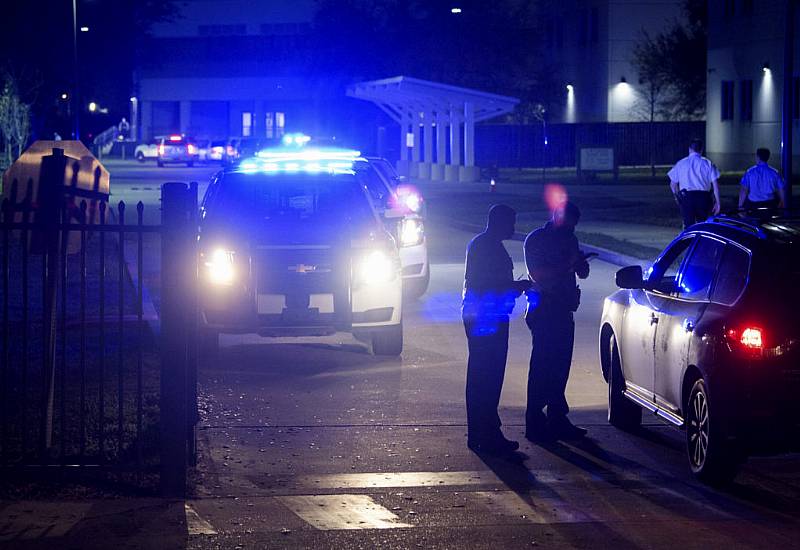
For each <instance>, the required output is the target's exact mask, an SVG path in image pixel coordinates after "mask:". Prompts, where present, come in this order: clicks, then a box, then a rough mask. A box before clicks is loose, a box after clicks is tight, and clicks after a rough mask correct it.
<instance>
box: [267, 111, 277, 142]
mask: <svg viewBox="0 0 800 550" xmlns="http://www.w3.org/2000/svg"><path fill="white" fill-rule="evenodd" d="M264 128H266V130H267V138H274V137H275V113H267V114H266V116H265V117H264Z"/></svg>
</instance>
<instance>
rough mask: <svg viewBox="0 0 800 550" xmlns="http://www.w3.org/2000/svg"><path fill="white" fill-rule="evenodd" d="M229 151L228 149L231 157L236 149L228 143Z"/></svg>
mask: <svg viewBox="0 0 800 550" xmlns="http://www.w3.org/2000/svg"><path fill="white" fill-rule="evenodd" d="M227 151H228V156H229V157H232V156H233V153H234V152H235V151H234V149H233V147H232V146H230V145H228V147H227Z"/></svg>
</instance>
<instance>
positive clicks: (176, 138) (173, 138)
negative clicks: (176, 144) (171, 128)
mask: <svg viewBox="0 0 800 550" xmlns="http://www.w3.org/2000/svg"><path fill="white" fill-rule="evenodd" d="M182 139H183V137H182V136H169V140H170V141H180V140H182Z"/></svg>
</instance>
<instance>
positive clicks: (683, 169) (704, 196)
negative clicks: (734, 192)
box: [667, 139, 720, 229]
mask: <svg viewBox="0 0 800 550" xmlns="http://www.w3.org/2000/svg"><path fill="white" fill-rule="evenodd" d="M702 153H703V142H702V141H701V140H699V139H695V140H692V142H691V143H690V144H689V155H688V156H686V157H684V158H682V159H681V160H679V161H678V162H677V163H676V164H675V166H673V167H672V170H670V171H669V172H668V173H667V176H668V177H669V186H670V188H671V189H672V194H673V195H674V196H675V201H676V202H677V203H678V206H679V207H680V209H681V217H682V218H683V228H684V229H686V228H687V227H689V226H690V225H693V224H695V223H697V222H701V221H703V220H705V219H706V218H708V217H709V216H710V215H712V214H713V215H717V214H719V209H720V202H719V183H718V180H719V170H717V167H716V166H714V163H713V162H711V161H710V160H708V159H707V158H706V157H704V156H702Z"/></svg>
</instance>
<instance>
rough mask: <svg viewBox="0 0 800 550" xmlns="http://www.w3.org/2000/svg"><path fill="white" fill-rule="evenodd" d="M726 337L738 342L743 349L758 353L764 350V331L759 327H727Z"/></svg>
mask: <svg viewBox="0 0 800 550" xmlns="http://www.w3.org/2000/svg"><path fill="white" fill-rule="evenodd" d="M728 338H730V339H731V340H732V341H734V342H736V343H737V344H739V345H740V346H741V347H742V348H744V349H745V350H748V351H751V352H756V353H759V352H762V351H764V341H765V340H766V333H765V332H764V330H763V329H761V328H759V327H754V326H745V327H744V328H742V329H741V330H737V329H734V328H732V329H728Z"/></svg>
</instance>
